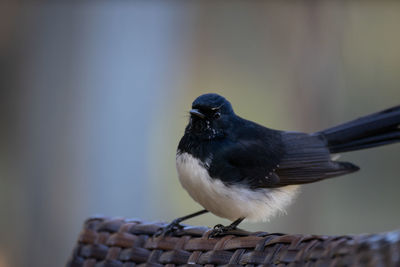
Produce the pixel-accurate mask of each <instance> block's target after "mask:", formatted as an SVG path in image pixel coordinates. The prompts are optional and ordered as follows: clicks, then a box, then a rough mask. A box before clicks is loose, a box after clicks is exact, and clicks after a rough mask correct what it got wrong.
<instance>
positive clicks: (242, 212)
mask: <svg viewBox="0 0 400 267" xmlns="http://www.w3.org/2000/svg"><path fill="white" fill-rule="evenodd" d="M189 113H190V116H189V123H188V125H187V126H186V128H185V132H184V135H183V137H182V138H181V140H180V142H179V145H178V149H177V153H176V168H177V172H178V177H179V181H180V183H181V185H182V187H183V188H184V189H185V190H186V191H187V192H188V193H189V195H190V196H191V197H192V198H193V199H194V200H195V201H196V202H198V203H199V204H200V205H201V206H203V207H204V209H203V210H200V211H198V212H195V213H192V214H189V215H187V216H183V217H180V218H177V219H175V220H173V221H172V222H171V223H170V224H169V225H168V226H166V227H164V228H162V229H161V230H160V232H158V234H161V235H165V234H167V233H170V232H174V231H177V230H179V229H181V228H182V227H183V226H182V225H181V224H180V223H181V222H182V221H184V220H187V219H190V218H193V217H195V216H199V215H201V214H204V213H207V212H211V213H213V214H214V215H216V216H219V217H222V218H226V219H228V220H230V221H232V223H231V224H230V225H228V226H223V225H221V224H218V225H216V226H215V227H214V228H213V230H212V232H211V235H210V236H211V237H217V236H220V235H224V234H225V233H227V232H229V231H231V230H235V229H236V228H237V226H238V225H239V224H240V223H241V222H242V221H243V220H245V219H246V220H248V221H254V222H257V221H268V220H269V219H270V218H271V217H273V216H274V215H276V214H278V213H280V212H284V210H285V208H286V207H287V206H288V205H289V204H290V203H291V202H292V201H293V199H294V198H295V197H296V195H297V194H298V192H299V187H300V186H301V185H303V184H308V183H314V182H318V181H322V180H325V179H328V178H332V177H337V176H341V175H345V174H350V173H353V172H356V171H358V170H359V167H358V166H356V165H355V164H353V163H350V162H344V161H337V160H336V159H335V158H336V157H335V155H337V153H343V152H349V151H355V150H360V149H365V148H372V147H376V146H381V145H386V144H391V143H396V142H399V141H400V105H398V106H395V107H392V108H389V109H386V110H383V111H380V112H377V113H373V114H370V115H367V116H363V117H360V118H358V119H355V120H351V121H349V122H346V123H344V124H340V125H338V126H335V127H331V128H328V129H325V130H322V131H318V132H314V133H303V132H293V131H281V130H275V129H270V128H267V127H265V126H262V125H260V124H257V123H255V122H253V121H250V120H246V119H244V118H241V117H240V116H238V115H236V114H235V112H234V110H233V108H232V105H231V103H230V102H229V101H228V100H227V99H225V98H224V97H223V96H221V95H218V94H215V93H208V94H203V95H201V96H199V97H197V98H196V99H195V100H194V101H193V103H192V109H191V110H190V112H189Z"/></svg>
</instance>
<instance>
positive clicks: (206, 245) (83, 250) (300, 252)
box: [67, 218, 400, 267]
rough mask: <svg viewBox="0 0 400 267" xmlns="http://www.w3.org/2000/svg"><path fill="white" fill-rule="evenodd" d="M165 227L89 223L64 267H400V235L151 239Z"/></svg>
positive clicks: (191, 234)
mask: <svg viewBox="0 0 400 267" xmlns="http://www.w3.org/2000/svg"><path fill="white" fill-rule="evenodd" d="M164 225H165V224H163V223H146V222H142V221H139V220H124V219H119V218H118V219H115V218H114V219H110V218H92V219H89V220H87V221H86V222H85V225H84V229H83V231H82V232H81V234H80V236H79V240H78V244H77V246H76V248H75V249H74V251H73V254H72V257H71V259H70V260H69V262H68V263H67V266H69V267H78V266H79V267H80V266H82V267H93V266H96V267H106V266H107V267H117V266H118V267H132V266H136V265H139V266H163V265H166V266H183V265H187V264H190V265H191V266H194V265H196V266H221V265H224V266H242V265H246V266H259V265H263V266H400V231H394V232H388V233H382V234H374V235H354V236H353V235H349V236H321V235H286V234H279V233H265V232H254V233H249V232H244V231H240V230H237V231H235V232H233V233H229V235H226V236H223V237H221V238H208V235H209V233H210V229H209V228H205V227H192V226H187V227H185V229H183V230H182V231H180V232H179V233H175V234H174V235H173V236H166V237H153V234H154V233H155V232H156V231H157V230H158V229H159V228H160V227H162V226H164Z"/></svg>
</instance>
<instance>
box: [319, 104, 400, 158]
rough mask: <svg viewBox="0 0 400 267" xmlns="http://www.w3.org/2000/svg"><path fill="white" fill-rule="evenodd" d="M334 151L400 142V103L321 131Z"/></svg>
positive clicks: (330, 148) (321, 134)
mask: <svg viewBox="0 0 400 267" xmlns="http://www.w3.org/2000/svg"><path fill="white" fill-rule="evenodd" d="M316 134H317V135H320V136H322V137H323V138H324V139H325V140H326V142H327V144H328V147H329V150H330V151H331V152H332V153H338V152H347V151H353V150H359V149H365V148H371V147H376V146H382V145H386V144H391V143H395V142H400V105H399V106H396V107H392V108H389V109H386V110H383V111H381V112H377V113H373V114H371V115H367V116H364V117H361V118H358V119H356V120H353V121H349V122H347V123H344V124H341V125H338V126H335V127H332V128H329V129H326V130H323V131H320V132H317V133H316Z"/></svg>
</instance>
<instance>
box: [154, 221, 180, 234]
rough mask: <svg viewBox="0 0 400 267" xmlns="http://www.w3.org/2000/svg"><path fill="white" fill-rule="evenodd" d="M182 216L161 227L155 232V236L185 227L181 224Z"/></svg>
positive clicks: (171, 232)
mask: <svg viewBox="0 0 400 267" xmlns="http://www.w3.org/2000/svg"><path fill="white" fill-rule="evenodd" d="M180 222H181V220H180V218H178V219H175V220H173V221H172V222H171V223H170V224H168V225H167V226H165V227H162V228H159V229H158V230H157V232H155V234H154V236H155V237H159V236H166V235H168V234H173V233H175V232H178V231H180V230H182V229H183V226H182V225H181V224H180Z"/></svg>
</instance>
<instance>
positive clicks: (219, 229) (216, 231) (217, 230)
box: [208, 224, 236, 238]
mask: <svg viewBox="0 0 400 267" xmlns="http://www.w3.org/2000/svg"><path fill="white" fill-rule="evenodd" d="M235 229H236V227H234V226H232V225H228V226H224V225H222V224H217V225H216V226H214V228H213V230H212V231H211V233H210V234H209V236H208V237H209V238H213V237H219V236H221V235H224V234H225V233H226V232H229V231H231V230H235Z"/></svg>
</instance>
